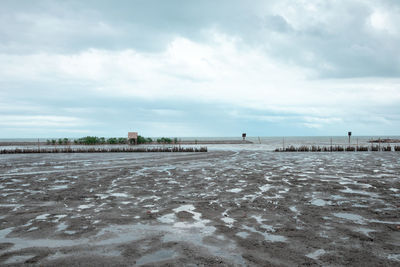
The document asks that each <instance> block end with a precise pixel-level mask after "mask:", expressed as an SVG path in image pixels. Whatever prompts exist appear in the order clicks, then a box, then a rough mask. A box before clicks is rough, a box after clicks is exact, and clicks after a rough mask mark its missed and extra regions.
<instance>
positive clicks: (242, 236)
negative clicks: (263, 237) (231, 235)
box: [236, 232, 250, 239]
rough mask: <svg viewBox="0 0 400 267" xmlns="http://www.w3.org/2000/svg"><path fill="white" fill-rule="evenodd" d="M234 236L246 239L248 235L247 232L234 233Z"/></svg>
mask: <svg viewBox="0 0 400 267" xmlns="http://www.w3.org/2000/svg"><path fill="white" fill-rule="evenodd" d="M236 235H237V236H238V237H241V238H243V239H246V238H247V237H248V236H249V235H250V234H249V233H248V232H239V233H236Z"/></svg>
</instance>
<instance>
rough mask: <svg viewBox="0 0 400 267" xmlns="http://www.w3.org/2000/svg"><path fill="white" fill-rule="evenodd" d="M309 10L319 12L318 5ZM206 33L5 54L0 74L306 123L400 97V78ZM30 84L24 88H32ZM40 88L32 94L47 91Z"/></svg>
mask: <svg viewBox="0 0 400 267" xmlns="http://www.w3.org/2000/svg"><path fill="white" fill-rule="evenodd" d="M310 9H311V10H310V12H314V11H313V10H312V9H314V7H310ZM296 21H297V19H296ZM209 36H210V37H209V39H208V40H206V41H204V42H196V41H194V40H191V39H188V38H184V37H182V36H181V37H176V38H175V39H173V40H172V41H171V42H170V43H169V44H168V45H167V47H166V48H165V50H164V51H160V52H156V53H146V52H140V51H136V50H133V49H125V50H117V51H111V50H100V49H93V48H91V49H87V50H84V51H82V52H79V53H75V54H52V53H37V54H32V55H30V54H27V55H9V54H2V55H0V62H1V63H0V80H2V81H7V82H11V83H12V82H16V83H18V82H21V81H24V82H26V83H27V84H29V83H30V82H38V81H40V82H45V83H46V84H50V85H53V88H52V89H51V90H57V86H58V85H59V84H64V83H70V82H75V83H76V84H84V86H83V88H84V89H83V88H82V87H77V88H73V87H72V88H71V89H70V93H71V94H76V95H79V93H80V92H82V90H85V91H86V93H87V94H89V95H93V96H96V95H99V94H101V95H103V96H108V97H109V98H110V99H112V98H130V99H147V100H161V101H168V100H171V99H174V100H176V99H180V100H182V101H184V100H187V101H203V102H206V103H210V102H211V103H213V102H215V103H223V104H229V105H231V106H232V107H242V108H248V109H255V110H258V111H266V112H275V113H281V116H277V117H275V116H269V115H260V116H256V117H254V118H253V119H256V120H265V121H271V122H276V121H280V120H283V119H284V118H285V115H290V114H294V115H298V116H299V117H301V118H302V119H301V121H302V122H303V123H304V125H306V126H307V127H314V128H315V127H317V128H320V127H322V125H328V124H332V123H337V122H341V121H344V120H345V119H348V118H349V116H350V117H352V118H354V119H355V118H356V116H359V115H360V114H362V115H363V116H370V115H371V112H372V111H371V112H369V108H370V107H385V106H391V105H395V104H397V103H400V79H385V78H379V79H378V78H358V79H315V78H313V77H315V72H314V71H313V70H311V69H308V68H305V67H298V66H296V65H293V64H291V63H290V62H289V63H282V62H280V61H277V60H276V59H274V58H272V57H270V56H268V54H266V53H265V51H264V50H263V49H262V48H260V47H254V46H249V45H246V44H245V43H244V42H242V40H241V39H240V38H239V37H236V36H228V35H226V34H223V33H220V32H218V31H215V30H210V31H209ZM308 56H309V57H312V56H313V55H312V54H310V55H308ZM29 90H30V89H29V88H27V89H26V94H27V95H29V94H30V93H33V92H29ZM40 90H41V89H38V91H35V92H34V93H35V94H45V92H44V91H40ZM43 90H45V89H43ZM154 112H155V113H157V112H158V113H163V112H164V111H163V110H162V109H160V110H154ZM2 124H3V125H27V124H28V125H43V126H49V127H54V126H60V125H64V126H71V127H72V126H79V125H82V121H81V120H79V119H77V118H70V117H51V116H43V117H40V116H39V117H26V116H24V117H15V116H14V117H4V116H3V119H2ZM148 127H150V126H148ZM151 127H153V128H155V127H159V128H160V129H167V128H168V127H169V129H173V128H176V129H179V130H180V131H181V132H187V133H188V134H190V133H191V131H189V130H188V129H187V127H186V126H183V125H174V126H173V127H172V128H171V125H170V124H168V123H158V122H154V123H152V124H151Z"/></svg>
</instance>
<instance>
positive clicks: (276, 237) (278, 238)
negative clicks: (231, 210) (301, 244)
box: [243, 225, 287, 242]
mask: <svg viewBox="0 0 400 267" xmlns="http://www.w3.org/2000/svg"><path fill="white" fill-rule="evenodd" d="M243 228H244V229H245V230H247V231H250V232H253V233H257V234H260V235H262V236H264V239H265V240H268V241H271V242H286V240H287V238H286V237H284V236H281V235H272V234H269V233H264V232H260V231H257V230H256V229H255V228H254V227H249V226H247V225H243Z"/></svg>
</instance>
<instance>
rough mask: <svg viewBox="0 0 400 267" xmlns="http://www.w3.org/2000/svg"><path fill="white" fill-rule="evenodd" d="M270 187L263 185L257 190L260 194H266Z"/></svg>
mask: <svg viewBox="0 0 400 267" xmlns="http://www.w3.org/2000/svg"><path fill="white" fill-rule="evenodd" d="M271 187H272V186H271V185H269V184H265V185H263V186H260V187H258V189H260V190H261V192H263V193H264V192H267V191H268V190H269V189H271Z"/></svg>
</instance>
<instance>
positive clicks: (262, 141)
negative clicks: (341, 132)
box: [0, 136, 400, 150]
mask: <svg viewBox="0 0 400 267" xmlns="http://www.w3.org/2000/svg"><path fill="white" fill-rule="evenodd" d="M378 138H393V139H400V136H352V137H351V144H352V145H357V144H358V145H367V144H369V143H368V141H369V140H371V139H378ZM47 139H50V138H40V139H39V140H40V141H41V142H46V140H47ZM70 139H73V138H70ZM153 139H156V137H155V138H153ZM37 140H38V139H37V138H14V139H11V138H10V139H0V142H37ZM178 140H182V141H194V140H198V141H206V140H242V138H241V137H178ZM246 140H249V141H251V142H253V144H243V145H242V144H240V145H207V147H209V149H212V150H237V149H250V150H258V149H262V150H264V149H265V150H274V149H275V148H281V147H283V146H285V147H287V146H291V145H293V146H300V145H309V146H311V145H318V146H329V145H330V144H331V142H332V145H348V142H349V139H348V137H347V136H332V137H331V136H290V137H265V136H262V137H261V136H260V137H254V136H252V137H247V138H246Z"/></svg>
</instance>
